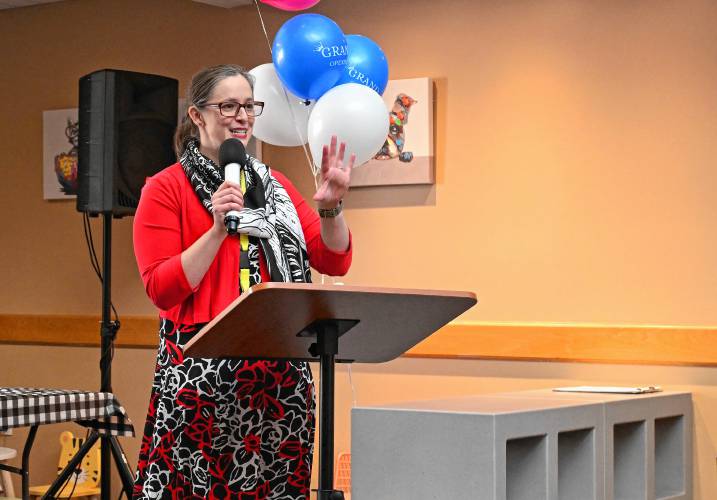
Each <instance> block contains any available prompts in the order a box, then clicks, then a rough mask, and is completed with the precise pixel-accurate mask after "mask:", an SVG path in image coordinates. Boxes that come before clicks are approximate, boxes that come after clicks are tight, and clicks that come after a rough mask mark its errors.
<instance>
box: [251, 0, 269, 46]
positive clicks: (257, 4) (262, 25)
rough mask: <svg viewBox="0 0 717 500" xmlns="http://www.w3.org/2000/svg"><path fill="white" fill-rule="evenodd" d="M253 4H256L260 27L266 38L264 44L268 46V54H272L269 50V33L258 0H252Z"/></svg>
mask: <svg viewBox="0 0 717 500" xmlns="http://www.w3.org/2000/svg"><path fill="white" fill-rule="evenodd" d="M254 5H256V12H257V13H258V14H259V22H260V23H261V29H262V30H264V38H266V44H267V45H268V46H269V54H270V55H273V53H272V52H271V42H270V41H269V34H268V33H267V32H266V25H265V24H264V18H263V17H262V15H261V9H260V8H259V2H258V1H257V0H254Z"/></svg>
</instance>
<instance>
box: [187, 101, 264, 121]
mask: <svg viewBox="0 0 717 500" xmlns="http://www.w3.org/2000/svg"><path fill="white" fill-rule="evenodd" d="M200 107H202V108H217V109H219V114H220V115H222V116H226V117H227V118H236V117H237V116H238V115H239V112H240V111H241V108H244V111H246V114H247V116H259V115H260V114H261V112H262V111H264V103H263V102H261V101H249V102H247V103H246V104H242V103H240V102H235V101H225V102H218V103H212V104H202V105H201V106H200Z"/></svg>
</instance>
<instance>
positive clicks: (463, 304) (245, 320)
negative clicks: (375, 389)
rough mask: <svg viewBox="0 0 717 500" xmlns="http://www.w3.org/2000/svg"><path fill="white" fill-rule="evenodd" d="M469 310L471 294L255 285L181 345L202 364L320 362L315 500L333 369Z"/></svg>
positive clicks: (398, 349) (329, 452)
mask: <svg viewBox="0 0 717 500" xmlns="http://www.w3.org/2000/svg"><path fill="white" fill-rule="evenodd" d="M475 303H476V297H475V295H474V294H473V293H471V292H451V291H436V290H403V289H391V288H371V287H357V286H336V285H317V284H307V283H262V284H259V285H256V286H254V287H252V288H251V289H249V291H248V292H247V293H245V294H243V295H242V296H241V297H239V298H238V299H236V300H235V301H234V302H233V303H232V304H231V305H230V306H229V307H227V308H226V309H225V310H224V311H223V312H222V313H221V314H220V315H219V316H217V317H216V318H214V320H212V321H211V322H210V323H208V324H207V325H206V326H205V327H204V328H203V329H202V330H201V331H200V332H199V333H197V335H196V336H195V337H194V338H193V339H192V340H191V341H190V342H188V343H187V345H186V346H185V354H186V355H188V356H193V357H203V358H204V357H206V358H243V359H284V360H293V361H316V360H317V359H318V360H319V362H320V366H321V380H320V393H319V409H320V432H321V434H320V443H319V444H320V451H319V491H318V500H338V499H343V493H342V492H341V491H337V490H334V478H333V474H334V471H333V469H334V370H335V363H336V362H347V363H351V362H360V363H382V362H385V361H390V360H392V359H395V358H397V357H398V356H400V355H401V354H403V353H404V352H406V351H407V350H408V349H410V348H411V347H413V346H415V345H416V344H418V343H419V342H420V341H422V340H423V339H425V338H426V337H428V336H429V335H431V334H432V333H434V332H435V331H436V330H438V329H439V328H441V327H442V326H444V325H445V324H447V323H448V322H449V321H451V320H453V319H455V318H456V317H457V316H459V315H460V314H461V313H463V312H465V311H466V310H468V309H469V308H471V307H472V306H473V305H474V304H475Z"/></svg>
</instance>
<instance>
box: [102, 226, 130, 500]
mask: <svg viewBox="0 0 717 500" xmlns="http://www.w3.org/2000/svg"><path fill="white" fill-rule="evenodd" d="M102 221H103V226H102V323H101V325H100V336H101V343H100V345H101V347H100V349H101V352H100V377H101V380H100V391H101V392H112V356H113V354H114V341H115V337H116V336H117V331H118V330H119V327H120V325H119V321H112V320H111V319H110V308H111V306H112V297H111V293H112V280H111V278H112V212H102ZM100 442H101V446H100V489H101V498H102V500H110V496H111V491H110V489H111V485H112V483H111V473H112V463H111V459H112V458H114V461H115V465H116V466H117V471H118V472H119V475H120V478H121V480H122V488H123V489H124V491H125V493H126V495H127V498H132V487H133V484H134V480H133V478H132V472H131V469H130V467H129V464H128V463H127V457H126V456H125V454H124V451H123V450H122V446H121V445H120V443H119V441H118V440H117V437H116V436H110V435H104V434H103V435H102V436H101V437H100Z"/></svg>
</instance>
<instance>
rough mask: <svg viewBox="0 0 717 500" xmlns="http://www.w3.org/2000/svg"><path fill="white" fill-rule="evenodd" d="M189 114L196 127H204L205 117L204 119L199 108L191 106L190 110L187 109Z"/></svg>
mask: <svg viewBox="0 0 717 500" xmlns="http://www.w3.org/2000/svg"><path fill="white" fill-rule="evenodd" d="M187 114H188V115H189V119H190V120H192V123H194V125H196V126H197V127H202V126H204V117H202V114H201V113H200V112H199V108H197V107H196V106H194V105H192V106H189V108H187Z"/></svg>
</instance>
